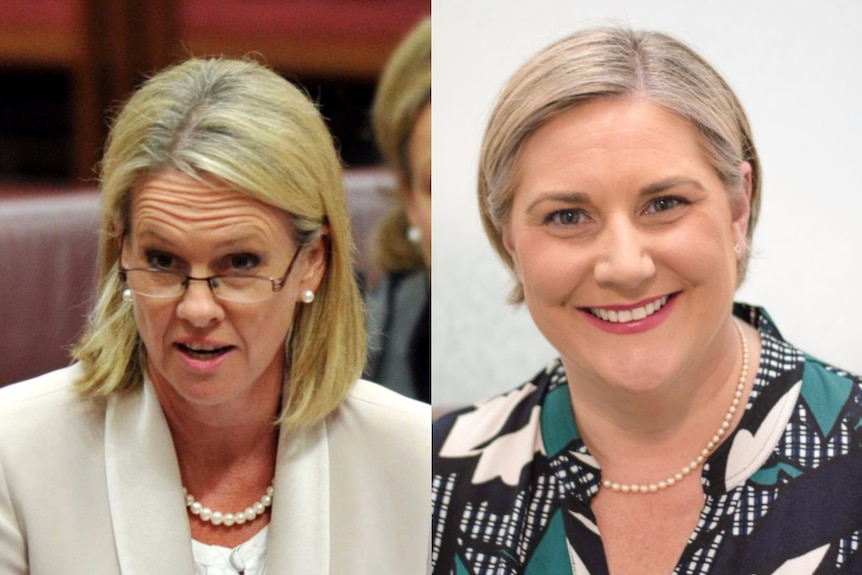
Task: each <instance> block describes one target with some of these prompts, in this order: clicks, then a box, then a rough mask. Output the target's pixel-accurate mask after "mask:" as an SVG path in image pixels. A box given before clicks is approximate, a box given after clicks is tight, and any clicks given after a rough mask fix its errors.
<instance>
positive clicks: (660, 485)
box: [602, 320, 748, 493]
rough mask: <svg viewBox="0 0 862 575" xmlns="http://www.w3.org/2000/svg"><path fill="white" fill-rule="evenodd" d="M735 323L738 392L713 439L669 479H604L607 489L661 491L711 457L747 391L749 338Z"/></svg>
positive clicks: (618, 491) (680, 479)
mask: <svg viewBox="0 0 862 575" xmlns="http://www.w3.org/2000/svg"><path fill="white" fill-rule="evenodd" d="M733 325H735V326H736V331H738V332H739V340H740V341H741V342H742V370H741V371H740V374H739V383H737V384H736V392H734V394H733V402H731V404H730V407H728V408H727V413H725V414H724V419H723V420H722V422H721V425H720V426H719V427H718V431H716V432H715V435H713V436H712V439H710V440H709V443H707V444H706V447H704V448H703V449H701V450H700V453H699V454H698V455H697V457H695V458H694V459H692V460H691V461H690V462H689V464H688V465H686V466H685V467H683V468H682V469H681V470H679V471H678V472H676V473H674V474H673V475H671V476H670V477H668V478H667V479H663V480H661V481H659V482H657V483H650V484H643V483H641V484H637V483H617V482H616V481H611V480H610V479H604V480H602V487H603V488H605V489H610V490H611V491H614V492H617V493H655V492H656V491H661V490H663V489H667V488H668V487H673V486H674V485H676V484H677V483H679V482H680V481H682V479H683V478H684V477H685V476H687V475H689V474H690V473H691V472H692V471H694V470H696V469H697V468H698V467H700V465H701V463H703V462H704V460H706V458H707V457H709V454H710V453H712V451H713V450H714V449H715V448H716V447H718V444H719V443H721V438H722V437H724V435H725V434H726V433H727V431H728V430H729V429H730V422H731V421H733V417H734V415H735V414H736V410H737V409H738V408H739V404H740V403H741V402H742V396H743V393H744V392H745V380H746V379H747V378H748V340H747V339H746V337H745V332H744V331H743V329H742V326H741V325H740V324H739V322H738V321H736V320H734V322H733Z"/></svg>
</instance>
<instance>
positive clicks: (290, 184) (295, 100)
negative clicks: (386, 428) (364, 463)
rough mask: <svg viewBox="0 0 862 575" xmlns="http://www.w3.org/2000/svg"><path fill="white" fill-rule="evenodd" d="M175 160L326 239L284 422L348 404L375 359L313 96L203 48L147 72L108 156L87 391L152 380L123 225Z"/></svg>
mask: <svg viewBox="0 0 862 575" xmlns="http://www.w3.org/2000/svg"><path fill="white" fill-rule="evenodd" d="M166 169H171V170H179V171H180V172H182V173H184V174H187V175H190V176H192V177H195V178H200V179H201V181H202V182H206V181H207V178H210V177H214V178H216V179H217V180H220V181H221V182H224V183H226V184H228V185H229V186H231V187H232V188H233V189H235V190H236V191H239V192H241V193H244V194H246V195H248V196H249V197H251V198H254V199H257V200H260V201H262V202H264V203H266V204H269V205H272V206H275V207H277V208H280V209H282V210H284V211H285V212H287V213H288V214H290V216H291V219H292V221H293V222H294V226H295V233H296V236H297V241H298V242H299V243H300V244H305V243H308V242H310V241H312V240H314V239H315V238H317V237H319V236H320V231H321V229H322V227H323V226H324V225H327V226H328V227H329V232H330V233H329V235H328V236H323V238H324V241H326V242H327V268H326V274H325V277H324V279H323V282H322V283H321V285H320V287H319V290H318V291H317V293H316V298H315V301H314V304H313V305H299V306H297V308H296V312H295V316H294V321H293V325H292V328H291V332H290V334H289V335H288V337H287V340H286V341H285V366H286V367H285V374H284V391H283V394H282V413H281V415H280V417H279V420H278V423H280V424H282V425H285V426H288V427H294V426H298V425H304V424H312V423H314V422H317V421H319V420H320V419H322V418H323V417H325V416H326V415H327V414H328V413H329V412H331V411H332V410H333V409H334V408H335V407H337V406H338V405H339V403H341V401H342V400H343V399H344V397H345V395H346V394H347V392H348V390H349V388H350V386H351V384H352V382H353V381H354V380H355V379H356V378H357V377H359V374H360V373H361V371H362V367H363V364H364V362H365V329H364V309H363V306H362V300H361V297H360V294H359V291H358V288H357V285H356V282H355V279H354V274H353V265H352V259H351V258H352V251H353V244H352V240H351V234H350V220H349V216H348V212H347V205H346V199H345V196H344V190H343V182H342V169H341V163H340V161H339V158H338V155H337V154H336V151H335V148H334V146H333V141H332V137H331V136H330V134H329V131H328V130H327V128H326V125H325V124H324V122H323V120H322V118H321V116H320V114H319V113H318V111H317V109H316V108H315V106H314V105H313V104H312V103H311V102H310V101H309V100H308V98H307V97H306V96H305V95H304V94H303V93H302V92H300V90H298V89H297V88H296V87H294V86H293V85H291V84H290V83H289V82H288V81H286V80H285V79H283V78H282V77H280V76H279V75H278V74H276V73H275V72H273V71H271V70H269V69H268V68H266V67H264V66H262V65H260V64H258V63H255V62H253V61H245V60H230V59H219V58H215V59H192V60H188V61H186V62H184V63H182V64H179V65H177V66H174V67H172V68H169V69H167V70H165V71H163V72H161V73H159V74H157V75H156V76H154V77H153V78H151V79H150V80H148V81H147V82H146V83H145V84H144V85H143V86H142V87H141V88H140V89H139V90H138V91H137V92H136V93H135V94H134V95H133V96H132V98H131V100H129V102H128V104H126V106H125V108H124V109H123V110H122V111H121V112H120V114H119V116H118V117H117V118H116V120H115V121H114V124H113V127H112V129H111V133H110V136H109V138H108V144H107V150H106V152H105V155H104V158H103V161H102V166H101V193H102V209H103V216H102V224H101V228H102V237H101V240H100V256H99V257H100V270H99V294H98V297H97V301H96V305H95V309H94V310H93V312H92V314H91V316H90V319H89V323H88V326H87V330H86V333H85V334H84V336H83V337H82V339H81V341H80V343H79V344H78V346H77V348H76V349H75V352H74V353H75V356H76V358H77V359H78V360H79V361H80V362H81V364H82V366H83V369H84V375H83V377H82V378H81V379H80V380H79V381H78V383H77V385H78V389H79V391H80V392H81V393H82V394H84V395H86V396H91V397H106V396H108V395H110V394H112V393H115V392H118V391H121V390H127V389H132V388H136V387H138V386H140V385H141V384H142V382H143V375H144V369H145V365H146V363H145V362H146V350H145V349H144V345H143V343H142V341H141V339H140V337H139V335H138V332H137V328H136V326H135V322H134V319H133V316H132V313H131V308H130V304H128V303H125V302H123V299H122V291H123V289H124V288H125V286H124V284H123V282H121V281H120V279H119V276H118V262H119V257H120V253H119V247H120V246H119V242H118V239H117V238H118V235H119V234H122V233H123V230H125V229H126V228H127V227H128V223H129V220H130V213H129V206H130V203H131V194H132V191H133V190H134V189H135V187H136V186H137V185H138V184H139V183H140V182H142V180H144V179H145V178H147V177H148V176H150V175H153V174H155V173H158V172H160V171H162V170H166Z"/></svg>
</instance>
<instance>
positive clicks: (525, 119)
mask: <svg viewBox="0 0 862 575" xmlns="http://www.w3.org/2000/svg"><path fill="white" fill-rule="evenodd" d="M479 172H480V177H479V202H480V206H481V211H482V218H483V223H484V226H485V230H486V232H487V234H488V236H489V238H490V240H491V243H492V244H493V246H494V247H495V249H496V250H497V252H498V253H499V254H500V256H501V257H502V259H503V260H504V262H505V263H506V264H507V265H508V266H509V268H510V269H511V270H512V272H513V275H514V277H515V279H516V289H515V290H514V292H513V294H512V300H513V301H515V302H524V303H525V304H526V306H527V308H528V309H529V312H530V315H531V317H532V319H533V321H534V322H535V324H536V326H537V327H538V328H539V330H540V331H541V332H542V334H543V335H544V336H545V338H546V339H547V340H548V341H549V342H550V343H551V345H553V346H554V348H555V349H556V350H557V352H558V353H559V356H560V357H559V360H556V361H554V362H553V363H552V364H550V365H549V366H547V367H546V368H545V369H544V370H542V371H541V372H540V373H539V374H538V375H537V376H536V377H535V378H534V379H533V380H532V381H530V382H528V383H526V384H525V385H523V386H522V387H520V388H519V389H517V390H515V391H513V392H510V393H509V394H507V395H505V396H502V397H498V398H494V399H492V400H490V401H487V402H484V403H481V404H479V405H477V406H475V407H471V408H467V409H464V410H461V411H459V412H456V413H454V414H451V415H449V416H446V417H444V418H442V419H440V420H439V421H438V422H437V423H436V424H435V430H434V450H435V459H434V475H435V478H434V483H433V486H434V533H435V534H436V537H435V539H434V544H433V550H432V562H433V572H434V573H438V574H449V573H465V572H468V573H487V572H493V573H497V574H514V573H530V572H542V573H568V572H573V573H594V574H597V573H608V572H609V573H612V574H614V575H619V574H639V573H671V572H674V573H698V574H703V573H743V572H744V573H758V574H761V573H764V574H765V573H779V572H781V573H791V572H792V573H815V572H818V573H820V572H824V573H825V572H829V573H832V572H844V571H841V570H846V572H848V573H849V572H856V571H858V570H859V569H860V568H862V556H860V554H859V553H858V549H859V545H858V543H859V537H860V534H862V513H860V511H859V510H860V509H862V507H860V503H862V500H860V498H859V494H860V492H859V489H857V488H856V487H855V486H856V484H857V483H858V477H859V475H860V473H862V449H860V445H862V436H860V428H862V409H860V407H859V406H860V405H862V379H860V378H858V377H855V376H853V375H850V374H847V373H846V372H844V371H842V370H838V369H836V368H833V367H831V366H829V365H827V364H824V363H822V362H820V361H817V360H815V359H813V358H811V357H809V356H806V355H805V354H803V353H802V352H800V351H799V350H797V349H796V348H794V347H793V346H791V345H790V344H789V343H787V342H785V341H784V340H783V339H782V338H781V335H780V334H779V332H778V330H777V329H776V327H775V326H774V324H773V323H772V321H771V319H770V317H769V316H768V315H767V314H766V312H765V311H764V310H762V309H759V308H754V307H751V306H746V305H743V304H735V303H734V294H735V292H736V289H737V288H738V287H739V285H740V283H741V282H742V280H743V278H744V276H745V270H746V265H747V262H748V253H749V250H750V245H751V238H752V234H753V231H754V227H755V225H756V223H757V215H758V211H759V206H760V166H759V161H758V156H757V150H756V148H755V146H754V143H753V141H752V139H751V131H750V128H749V126H748V121H747V119H746V117H745V114H744V112H743V110H742V107H741V105H740V104H739V102H738V101H737V99H736V96H735V95H734V94H733V93H732V92H731V90H730V89H729V87H728V86H727V85H726V84H725V83H724V81H723V80H722V79H721V77H720V76H718V74H717V73H716V72H715V71H714V70H713V69H712V68H711V67H710V66H709V65H708V64H707V63H706V62H705V61H703V59H701V58H700V57H699V56H698V55H697V54H695V53H694V52H692V51H691V50H690V49H689V48H687V47H686V46H684V45H683V44H681V43H679V42H678V41H676V40H674V39H672V38H670V37H668V36H666V35H663V34H660V33H652V32H637V31H631V30H626V29H619V28H601V29H593V30H585V31H582V32H578V33H575V34H573V35H572V36H570V37H568V38H565V39H563V40H561V41H559V42H557V43H555V44H553V45H551V46H549V47H548V48H546V49H545V50H543V51H542V52H540V53H539V54H537V55H536V56H535V57H533V58H532V59H531V60H530V61H528V62H527V63H526V64H525V65H524V66H523V67H522V68H521V69H520V70H519V71H518V72H516V74H515V75H514V76H513V77H512V79H511V80H510V81H509V83H508V85H507V86H506V88H505V89H504V91H503V93H502V94H501V95H500V98H499V100H498V102H497V105H496V107H495V109H494V111H493V112H492V114H491V117H490V120H489V124H488V128H487V131H486V133H485V139H484V142H483V145H482V156H481V160H480V170H479ZM653 534H660V536H658V537H655V536H653Z"/></svg>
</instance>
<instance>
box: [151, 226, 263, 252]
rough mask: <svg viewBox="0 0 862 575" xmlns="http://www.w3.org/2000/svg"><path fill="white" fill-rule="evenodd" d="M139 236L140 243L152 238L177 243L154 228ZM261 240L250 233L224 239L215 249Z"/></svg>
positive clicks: (167, 242) (171, 243)
mask: <svg viewBox="0 0 862 575" xmlns="http://www.w3.org/2000/svg"><path fill="white" fill-rule="evenodd" d="M137 235H138V240H139V241H140V240H145V241H146V240H147V239H150V238H152V239H155V240H156V241H159V242H162V243H166V244H170V245H173V244H174V243H175V239H172V238H170V237H168V236H167V235H165V234H163V233H161V232H160V231H159V230H157V229H153V228H144V229H143V230H141V231H139V232H138V234H137ZM259 240H260V237H259V236H258V234H256V233H254V232H249V233H245V234H242V235H239V236H236V237H231V238H227V239H224V240H222V241H220V242H219V243H218V244H216V246H215V247H216V248H221V249H224V248H230V247H232V246H235V245H237V244H243V243H245V242H249V241H259Z"/></svg>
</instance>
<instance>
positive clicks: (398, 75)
mask: <svg viewBox="0 0 862 575" xmlns="http://www.w3.org/2000/svg"><path fill="white" fill-rule="evenodd" d="M430 102H431V18H425V19H424V20H422V22H420V23H419V24H418V25H417V26H416V27H415V28H413V30H412V31H411V32H410V34H408V35H407V37H406V38H405V39H404V40H403V41H402V42H401V44H400V45H399V46H398V48H397V49H396V50H395V52H394V53H393V54H392V56H391V57H390V58H389V61H388V62H387V63H386V67H385V68H384V70H383V74H382V76H381V78H380V83H379V84H378V87H377V94H376V95H375V97H374V107H373V109H372V118H373V121H374V134H375V136H376V138H377V143H378V145H379V147H380V151H381V152H382V154H383V158H384V159H385V160H386V163H387V164H388V165H389V166H390V167H391V168H392V169H393V170H395V171H396V172H397V173H398V178H399V181H400V182H401V184H402V185H406V186H409V185H410V184H411V183H412V178H413V174H411V170H410V158H409V154H408V149H407V143H408V140H409V139H410V135H411V134H412V133H413V127H414V126H415V124H416V120H417V118H418V117H419V114H421V113H422V110H423V109H424V108H425V106H426V105H427V104H429V103H430ZM392 201H393V206H392V209H391V210H390V212H389V214H388V215H387V217H386V218H385V219H384V220H383V222H382V223H381V224H380V227H379V228H378V230H377V233H376V235H375V238H374V258H375V259H376V260H377V263H378V265H379V266H380V267H381V269H382V270H383V271H384V272H393V271H404V270H413V269H419V268H421V267H423V265H424V263H423V257H422V250H421V249H420V248H419V246H417V245H416V244H414V243H411V242H410V241H408V240H407V228H408V227H409V226H410V222H409V220H408V219H407V212H406V211H405V208H404V200H403V199H402V198H401V196H400V194H393V199H392Z"/></svg>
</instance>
